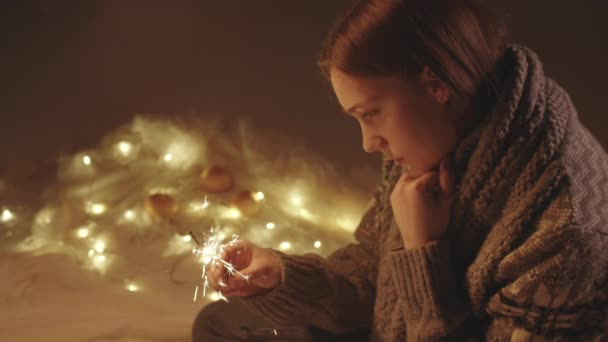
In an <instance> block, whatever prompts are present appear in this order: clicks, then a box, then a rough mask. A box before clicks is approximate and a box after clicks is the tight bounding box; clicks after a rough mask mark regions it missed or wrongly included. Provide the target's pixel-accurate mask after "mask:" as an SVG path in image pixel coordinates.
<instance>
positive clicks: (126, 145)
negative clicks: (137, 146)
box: [116, 141, 133, 157]
mask: <svg viewBox="0 0 608 342" xmlns="http://www.w3.org/2000/svg"><path fill="white" fill-rule="evenodd" d="M116 146H117V148H118V151H119V152H120V154H122V155H123V156H124V157H128V156H129V154H131V151H132V150H133V144H131V143H130V142H128V141H121V142H119V143H118V144H117V145H116Z"/></svg>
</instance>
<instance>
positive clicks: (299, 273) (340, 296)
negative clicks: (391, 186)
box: [241, 164, 387, 334]
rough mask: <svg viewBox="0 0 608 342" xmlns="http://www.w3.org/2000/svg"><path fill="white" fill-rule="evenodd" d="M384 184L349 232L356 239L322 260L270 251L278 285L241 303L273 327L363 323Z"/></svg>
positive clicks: (368, 314)
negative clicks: (278, 268) (276, 263)
mask: <svg viewBox="0 0 608 342" xmlns="http://www.w3.org/2000/svg"><path fill="white" fill-rule="evenodd" d="M385 166H386V164H385ZM385 170H386V168H385ZM385 175H386V172H385ZM384 183H385V182H384V181H383V182H381V184H380V186H379V187H378V189H377V190H376V192H375V194H374V196H373V198H372V200H371V202H370V205H369V206H368V209H367V210H366V212H365V214H364V215H363V217H362V219H361V221H360V223H359V226H358V227H357V229H356V231H355V238H356V240H357V243H353V244H350V245H347V246H345V247H344V248H341V249H338V250H336V251H335V252H334V253H333V254H331V255H330V256H329V257H328V258H326V259H325V258H323V257H321V256H318V255H315V254H306V255H287V254H284V253H281V252H279V251H274V253H276V254H277V255H278V256H279V258H280V260H281V266H282V270H283V279H282V282H281V284H280V285H279V286H278V287H276V288H275V289H273V290H271V291H270V292H268V293H266V294H263V295H260V296H255V297H249V298H241V300H242V301H243V302H244V303H245V305H246V306H248V307H249V308H250V309H252V310H253V311H255V312H257V313H260V314H262V315H263V316H265V317H266V318H268V319H269V320H270V321H272V322H273V323H274V324H275V325H277V326H289V325H312V326H316V327H319V328H321V329H323V330H326V331H329V332H333V333H338V334H340V333H347V332H351V331H356V330H359V329H366V328H369V327H370V325H371V320H372V315H373V305H374V299H375V281H376V274H377V259H378V255H377V253H376V246H375V245H376V240H377V233H375V230H376V229H377V225H378V220H377V218H378V215H379V214H380V212H381V210H382V208H383V205H382V203H383V201H382V198H383V193H384V190H385V187H386V186H387V185H386V184H384Z"/></svg>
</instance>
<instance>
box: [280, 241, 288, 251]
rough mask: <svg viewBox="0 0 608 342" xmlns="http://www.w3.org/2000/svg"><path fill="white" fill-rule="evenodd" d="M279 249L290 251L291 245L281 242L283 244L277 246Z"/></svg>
mask: <svg viewBox="0 0 608 342" xmlns="http://www.w3.org/2000/svg"><path fill="white" fill-rule="evenodd" d="M279 248H280V249H282V250H287V249H290V248H291V243H290V242H289V241H283V242H281V245H280V246H279Z"/></svg>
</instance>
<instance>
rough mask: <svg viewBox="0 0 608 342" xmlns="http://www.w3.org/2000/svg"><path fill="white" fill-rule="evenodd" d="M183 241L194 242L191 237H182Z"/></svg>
mask: <svg viewBox="0 0 608 342" xmlns="http://www.w3.org/2000/svg"><path fill="white" fill-rule="evenodd" d="M182 240H184V242H190V241H192V237H191V236H190V235H184V237H182Z"/></svg>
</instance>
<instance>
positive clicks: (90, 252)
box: [88, 249, 95, 257]
mask: <svg viewBox="0 0 608 342" xmlns="http://www.w3.org/2000/svg"><path fill="white" fill-rule="evenodd" d="M88 254H89V256H90V257H92V256H93V255H95V250H94V249H89V253H88Z"/></svg>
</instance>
